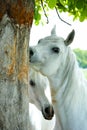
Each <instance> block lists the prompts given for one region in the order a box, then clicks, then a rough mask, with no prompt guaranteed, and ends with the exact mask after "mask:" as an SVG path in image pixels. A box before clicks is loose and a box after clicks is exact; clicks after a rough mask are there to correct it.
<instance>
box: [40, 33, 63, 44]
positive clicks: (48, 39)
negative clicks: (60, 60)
mask: <svg viewBox="0 0 87 130" xmlns="http://www.w3.org/2000/svg"><path fill="white" fill-rule="evenodd" d="M61 41H62V42H64V39H63V38H62V37H57V36H54V35H53V36H48V37H45V38H43V39H40V40H39V41H38V44H39V43H48V42H51V43H52V42H53V43H59V42H61Z"/></svg>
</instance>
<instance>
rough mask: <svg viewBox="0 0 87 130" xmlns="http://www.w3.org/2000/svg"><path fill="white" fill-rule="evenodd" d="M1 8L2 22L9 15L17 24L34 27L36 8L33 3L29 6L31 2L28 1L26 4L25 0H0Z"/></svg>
mask: <svg viewBox="0 0 87 130" xmlns="http://www.w3.org/2000/svg"><path fill="white" fill-rule="evenodd" d="M25 3H26V4H25ZM32 3H33V2H32ZM27 5H28V6H27ZM0 6H1V7H0V20H1V19H2V17H3V15H4V14H5V13H7V15H8V16H9V17H10V18H11V19H12V20H13V21H14V23H16V24H19V25H21V24H27V25H32V21H33V16H34V6H33V4H31V2H30V5H29V2H28V1H26V2H25V1H24V0H17V1H12V0H7V1H3V0H0Z"/></svg>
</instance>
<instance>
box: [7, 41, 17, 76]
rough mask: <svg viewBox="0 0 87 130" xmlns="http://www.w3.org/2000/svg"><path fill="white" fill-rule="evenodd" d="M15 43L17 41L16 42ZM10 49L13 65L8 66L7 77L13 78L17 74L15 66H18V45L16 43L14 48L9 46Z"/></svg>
mask: <svg viewBox="0 0 87 130" xmlns="http://www.w3.org/2000/svg"><path fill="white" fill-rule="evenodd" d="M14 41H15V40H14ZM8 47H9V48H10V50H11V51H10V52H9V57H10V60H11V64H9V66H8V70H7V75H8V76H11V75H13V74H14V73H15V66H16V45H15V43H14V44H13V46H8Z"/></svg>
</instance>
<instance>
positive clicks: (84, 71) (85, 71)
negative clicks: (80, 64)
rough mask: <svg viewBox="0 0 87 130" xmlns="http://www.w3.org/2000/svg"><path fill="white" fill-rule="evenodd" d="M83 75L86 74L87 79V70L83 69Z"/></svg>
mask: <svg viewBox="0 0 87 130" xmlns="http://www.w3.org/2000/svg"><path fill="white" fill-rule="evenodd" d="M83 73H84V75H85V76H86V78H87V69H83Z"/></svg>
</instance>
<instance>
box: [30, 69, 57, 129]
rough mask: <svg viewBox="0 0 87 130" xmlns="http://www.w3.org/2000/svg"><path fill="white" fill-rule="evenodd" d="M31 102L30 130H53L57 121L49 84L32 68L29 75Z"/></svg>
mask: <svg viewBox="0 0 87 130" xmlns="http://www.w3.org/2000/svg"><path fill="white" fill-rule="evenodd" d="M29 102H30V103H29V117H30V124H29V126H30V130H49V129H50V130H53V127H54V120H55V119H54V118H53V115H54V110H53V107H52V105H51V95H50V88H49V82H48V80H47V78H46V77H45V76H43V75H41V74H40V73H39V72H36V71H35V70H33V69H32V68H31V69H30V73H29ZM31 103H32V104H34V105H32V104H31ZM35 106H36V107H35ZM37 108H38V109H37ZM41 113H42V114H41ZM52 118H53V119H52ZM51 119H52V120H51ZM48 120H50V121H48Z"/></svg>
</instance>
